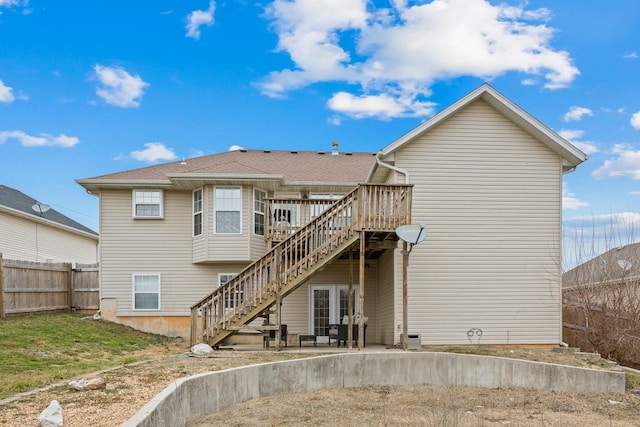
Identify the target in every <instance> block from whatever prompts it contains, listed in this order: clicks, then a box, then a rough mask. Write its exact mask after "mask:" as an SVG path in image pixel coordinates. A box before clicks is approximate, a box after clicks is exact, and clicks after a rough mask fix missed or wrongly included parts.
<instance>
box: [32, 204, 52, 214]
mask: <svg viewBox="0 0 640 427" xmlns="http://www.w3.org/2000/svg"><path fill="white" fill-rule="evenodd" d="M31 209H33V210H34V211H36V212H38V213H39V214H40V215H42V214H43V213H45V212H46V211H48V210H49V209H51V206H49V205H45V204H44V203H40V202H37V203H36V204H35V205H33V206H31Z"/></svg>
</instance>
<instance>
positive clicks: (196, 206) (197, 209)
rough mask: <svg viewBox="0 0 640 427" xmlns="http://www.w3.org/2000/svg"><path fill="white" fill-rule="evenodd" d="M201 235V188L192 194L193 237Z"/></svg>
mask: <svg viewBox="0 0 640 427" xmlns="http://www.w3.org/2000/svg"><path fill="white" fill-rule="evenodd" d="M201 234H202V188H200V189H198V190H195V191H194V192H193V235H194V236H199V235H201Z"/></svg>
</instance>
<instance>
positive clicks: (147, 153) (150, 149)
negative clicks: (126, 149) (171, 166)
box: [131, 142, 177, 162]
mask: <svg viewBox="0 0 640 427" xmlns="http://www.w3.org/2000/svg"><path fill="white" fill-rule="evenodd" d="M144 146H145V147H146V148H145V149H144V150H139V151H132V152H131V157H132V158H134V159H135V160H138V161H140V162H155V161H158V160H174V159H176V157H177V156H176V153H174V152H173V150H171V149H170V148H167V147H165V146H164V144H163V143H161V142H147V143H146V144H144Z"/></svg>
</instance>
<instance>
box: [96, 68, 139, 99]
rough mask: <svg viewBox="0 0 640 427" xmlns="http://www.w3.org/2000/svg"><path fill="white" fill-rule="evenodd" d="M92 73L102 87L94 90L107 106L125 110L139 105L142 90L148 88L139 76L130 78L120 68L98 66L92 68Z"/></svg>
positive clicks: (130, 76)
mask: <svg viewBox="0 0 640 427" xmlns="http://www.w3.org/2000/svg"><path fill="white" fill-rule="evenodd" d="M94 71H95V73H96V77H97V78H98V80H99V81H100V83H101V84H102V87H98V88H97V89H96V94H97V95H98V96H99V97H100V98H102V99H104V100H105V101H106V102H107V103H108V104H111V105H115V106H118V107H125V108H126V107H137V106H139V105H140V100H139V98H140V97H141V96H142V94H143V92H144V88H146V87H147V86H149V83H147V82H145V81H143V80H142V79H141V78H140V76H132V75H131V74H129V73H128V72H126V71H125V70H124V69H123V68H120V67H105V66H102V65H99V64H98V65H96V66H95V67H94Z"/></svg>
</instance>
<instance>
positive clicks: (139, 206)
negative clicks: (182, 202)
mask: <svg viewBox="0 0 640 427" xmlns="http://www.w3.org/2000/svg"><path fill="white" fill-rule="evenodd" d="M162 215H163V212H162V190H133V217H134V218H162Z"/></svg>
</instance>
